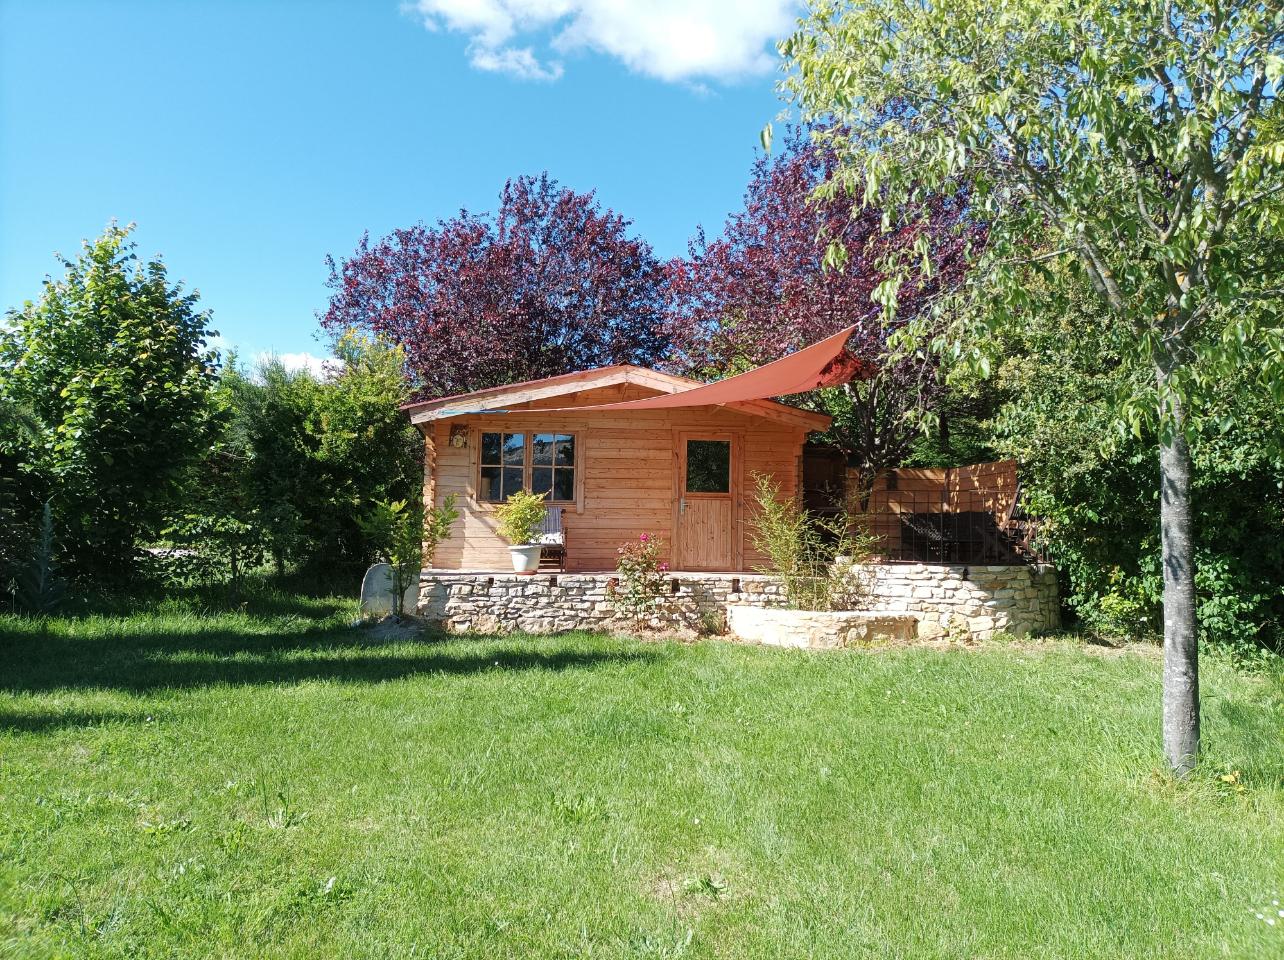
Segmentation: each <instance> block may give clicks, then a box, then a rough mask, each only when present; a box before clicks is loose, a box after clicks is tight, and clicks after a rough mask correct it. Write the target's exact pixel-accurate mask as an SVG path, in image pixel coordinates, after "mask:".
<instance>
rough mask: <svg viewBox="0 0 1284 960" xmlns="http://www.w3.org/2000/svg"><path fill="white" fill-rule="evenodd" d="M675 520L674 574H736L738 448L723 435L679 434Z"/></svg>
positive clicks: (732, 437)
mask: <svg viewBox="0 0 1284 960" xmlns="http://www.w3.org/2000/svg"><path fill="white" fill-rule="evenodd" d="M674 452H675V453H676V460H677V476H676V478H675V480H676V482H675V484H674V486H675V488H676V490H675V492H676V494H677V500H678V502H677V516H676V518H675V520H674V526H673V531H674V533H673V565H674V567H675V568H676V569H678V570H736V569H738V568H739V553H740V551H739V549H737V548H738V547H739V544H738V543H737V542H736V537H735V531H736V522H735V521H736V494H737V493H738V488H739V486H740V484H739V472H738V471H739V469H740V450H739V444H738V443H737V441H736V438H735V437H734V436H733V435H731V434H727V433H685V432H684V433H679V434H678V436H677V449H676V450H675V451H674Z"/></svg>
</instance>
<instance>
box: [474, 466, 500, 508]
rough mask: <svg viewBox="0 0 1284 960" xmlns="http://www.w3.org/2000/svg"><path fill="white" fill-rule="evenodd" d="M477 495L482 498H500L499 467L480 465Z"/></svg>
mask: <svg viewBox="0 0 1284 960" xmlns="http://www.w3.org/2000/svg"><path fill="white" fill-rule="evenodd" d="M478 496H479V498H480V499H482V500H499V499H502V498H501V496H500V490H499V467H482V469H481V490H479V491H478Z"/></svg>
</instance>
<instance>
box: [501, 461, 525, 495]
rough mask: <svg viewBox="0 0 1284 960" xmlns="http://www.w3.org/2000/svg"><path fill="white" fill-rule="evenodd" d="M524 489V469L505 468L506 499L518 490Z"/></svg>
mask: <svg viewBox="0 0 1284 960" xmlns="http://www.w3.org/2000/svg"><path fill="white" fill-rule="evenodd" d="M520 489H522V468H521V467H505V468H504V499H505V500H507V499H508V498H509V497H511V496H512V495H513V494H515V493H516V492H517V491H518V490H520Z"/></svg>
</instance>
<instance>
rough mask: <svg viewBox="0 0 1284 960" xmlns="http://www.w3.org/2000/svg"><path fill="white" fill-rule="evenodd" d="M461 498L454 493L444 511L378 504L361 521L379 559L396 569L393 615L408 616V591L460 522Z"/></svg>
mask: <svg viewBox="0 0 1284 960" xmlns="http://www.w3.org/2000/svg"><path fill="white" fill-rule="evenodd" d="M457 502H458V498H456V496H455V495H454V494H453V493H452V494H449V495H448V496H447V497H446V498H445V499H444V500H443V501H442V505H441V506H440V507H432V508H431V509H430V510H427V511H425V510H424V508H423V505H422V504H421V503H420V502H419V501H418V500H414V501H407V500H394V501H391V502H390V501H387V500H376V501H375V502H374V503H373V504H371V506H370V508H369V510H368V511H367V512H366V514H365V516H364V517H362V519H361V528H362V529H363V530H364V531H365V533H366V536H367V537H368V538H369V540H370V542H371V544H373V545H374V549H375V556H376V557H377V558H378V559H380V560H382V561H383V562H385V563H387V564H388V566H389V567H391V569H392V576H391V580H392V612H393V615H394V616H396V617H397V619H401V618H402V617H403V616H405V599H406V589H407V588H408V587H410V586H411V584H413V583H414V579H415V577H417V576H418V575H419V571H420V569H421V568H422V567H423V566H424V565H425V564H430V563H432V555H433V553H435V552H436V549H437V546H438V545H439V544H440V543H441V541H443V540H448V539H450V528H451V526H452V525H453V524H454V523H455V521H456V520H458V519H459V510H458V508H457V507H456V503H457Z"/></svg>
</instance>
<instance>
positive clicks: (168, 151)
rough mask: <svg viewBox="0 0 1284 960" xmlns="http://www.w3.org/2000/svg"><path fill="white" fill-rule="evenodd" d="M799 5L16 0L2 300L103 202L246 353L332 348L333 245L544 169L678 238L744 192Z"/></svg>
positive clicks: (714, 222)
mask: <svg viewBox="0 0 1284 960" xmlns="http://www.w3.org/2000/svg"><path fill="white" fill-rule="evenodd" d="M793 15H794V11H793V8H792V5H791V3H790V2H788V0H753V2H750V0H743V2H740V3H735V2H724V0H707V2H701V0H687V2H675V0H650V2H645V3H634V4H625V5H621V4H618V3H610V2H608V0H418V4H417V6H412V5H399V4H398V2H397V0H366V2H361V3H355V2H354V3H340V2H328V3H327V2H307V3H305V2H301V0H297V2H282V0H276V2H271V0H259V2H220V3H215V2H212V0H211V2H204V3H197V2H162V0H149V2H122V0H112V2H110V3H109V2H105V0H102V2H82V3H71V2H59V0H0V309H4V308H8V307H13V306H18V305H19V304H21V302H22V301H23V300H25V299H29V298H35V297H37V296H38V295H39V292H40V283H41V281H42V280H43V278H44V277H45V276H46V275H47V274H49V273H51V272H56V271H57V269H58V267H57V263H56V262H55V260H54V258H53V254H54V252H55V251H59V252H61V253H63V254H68V255H71V254H74V253H75V252H76V251H77V250H78V248H79V244H80V241H81V240H82V239H83V238H85V237H89V236H93V235H96V234H97V233H98V232H100V231H101V229H102V228H103V226H104V225H105V224H106V223H107V221H108V220H110V219H112V218H116V219H118V220H119V221H121V222H122V223H125V222H129V221H135V222H136V223H137V224H138V230H137V233H136V239H137V240H138V243H139V252H140V253H141V254H143V255H150V254H153V253H157V252H159V253H162V254H163V255H164V257H165V260H166V262H167V264H168V265H169V268H170V271H171V275H172V276H173V277H175V278H182V279H183V280H184V281H186V283H187V285H188V286H189V287H195V288H197V289H199V291H200V293H201V299H202V302H203V304H204V305H205V306H206V307H208V308H210V309H212V310H213V311H214V326H215V328H216V329H218V330H219V332H220V333H221V334H222V335H223V337H224V339H225V341H226V342H227V343H228V344H230V345H234V346H235V347H236V348H237V349H238V350H239V351H240V352H241V353H242V355H243V356H253V355H255V354H257V353H258V352H260V351H266V350H273V351H276V352H279V353H283V354H288V353H304V352H310V353H313V354H324V353H325V348H324V345H323V343H322V341H321V340H320V339H319V335H318V332H317V323H316V319H315V315H316V313H317V311H318V310H321V309H322V308H323V307H324V305H325V302H326V288H325V279H326V267H325V257H326V255H327V254H334V255H336V256H342V255H345V254H347V253H348V252H349V251H351V250H352V249H353V248H354V247H355V245H356V243H357V241H358V239H359V238H360V236H361V233H362V231H364V230H369V231H370V233H371V234H372V235H374V236H378V235H381V234H383V233H386V232H387V231H388V230H390V229H392V228H394V227H398V226H405V225H408V224H411V223H414V222H416V221H419V220H425V221H428V222H432V221H435V220H437V219H438V218H441V217H447V216H451V215H452V214H454V213H455V212H457V211H458V210H459V209H460V208H461V207H467V208H469V209H471V210H479V211H480V210H488V209H491V208H493V206H494V203H495V198H496V196H497V194H498V192H499V189H500V186H501V185H502V184H503V182H504V180H505V179H506V178H507V177H509V176H514V175H518V174H522V173H537V172H539V171H541V170H545V169H547V170H548V171H550V173H551V174H552V175H553V176H554V177H555V178H557V179H558V180H559V181H560V182H561V183H563V184H565V185H567V186H571V187H574V188H575V189H577V190H588V189H594V188H595V189H597V191H598V196H599V198H600V200H601V201H602V203H603V204H605V205H607V206H609V207H611V208H613V209H615V210H616V211H618V212H619V213H621V214H623V215H624V216H626V217H628V218H630V219H632V220H633V222H634V229H635V231H636V232H637V233H639V234H641V235H642V236H644V237H645V238H647V239H648V240H649V241H650V242H651V243H652V244H653V245H654V247H655V248H656V251H657V252H658V253H659V254H660V255H661V256H672V255H677V254H680V253H682V252H683V251H684V250H685V245H686V241H687V239H688V237H690V235H691V234H692V233H693V231H694V230H695V228H696V226H697V224H701V223H703V224H704V225H705V227H706V228H707V229H709V230H710V231H713V230H716V229H717V228H718V227H719V226H720V225H721V223H722V221H723V218H724V217H725V216H726V214H727V213H728V212H730V211H731V210H733V209H734V208H735V207H736V206H737V205H738V204H739V202H740V198H741V196H742V193H743V189H744V185H745V180H746V177H747V174H748V169H749V166H750V163H751V162H752V159H753V155H754V150H755V148H756V146H757V142H758V133H759V130H760V129H761V128H762V126H763V124H764V123H765V122H767V121H768V120H772V119H773V118H775V116H776V115H777V114H778V112H779V111H780V109H781V104H780V102H779V101H778V100H777V99H776V96H775V93H774V90H773V83H774V81H775V79H776V76H777V75H776V74H775V73H774V71H773V69H772V67H773V58H772V54H771V39H772V38H774V37H776V36H779V35H780V34H781V33H782V32H784V31H785V30H787V29H788V26H789V24H790V22H791V17H792V16H793Z"/></svg>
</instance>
